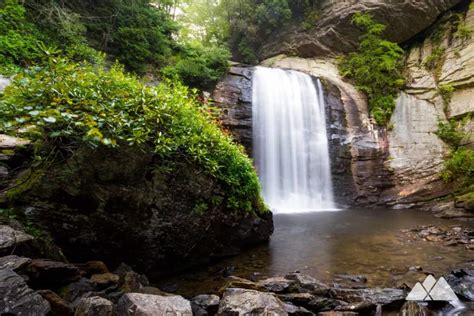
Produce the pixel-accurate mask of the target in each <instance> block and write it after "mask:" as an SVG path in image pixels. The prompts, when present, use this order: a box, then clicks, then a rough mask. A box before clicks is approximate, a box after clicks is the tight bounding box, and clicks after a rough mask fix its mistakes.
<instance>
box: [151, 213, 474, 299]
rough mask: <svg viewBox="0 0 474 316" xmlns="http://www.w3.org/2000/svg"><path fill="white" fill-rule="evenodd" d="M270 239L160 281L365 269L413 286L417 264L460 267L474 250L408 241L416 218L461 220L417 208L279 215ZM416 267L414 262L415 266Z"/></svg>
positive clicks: (178, 284)
mask: <svg viewBox="0 0 474 316" xmlns="http://www.w3.org/2000/svg"><path fill="white" fill-rule="evenodd" d="M274 221H275V233H274V234H273V236H272V238H271V240H270V242H269V243H268V244H265V245H261V246H258V247H256V248H253V249H250V250H248V251H246V252H244V253H243V254H241V255H239V256H237V257H233V258H228V259H225V260H222V261H219V262H218V263H216V264H213V265H210V266H208V267H205V268H202V269H197V270H194V271H190V272H188V273H185V274H182V275H179V276H176V277H172V278H169V279H166V280H163V282H161V283H160V284H159V286H161V287H163V288H165V289H166V288H171V287H173V288H175V289H176V292H177V293H178V294H181V295H185V296H192V295H195V294H202V293H213V292H214V293H215V292H217V291H218V289H219V288H220V287H222V286H223V284H224V283H225V278H224V275H225V274H229V273H231V274H233V275H235V276H240V277H244V278H252V277H253V278H255V277H257V278H263V277H266V276H275V275H285V274H287V273H289V272H293V271H300V272H302V273H305V274H309V275H312V276H314V277H316V278H317V279H319V280H321V281H325V282H328V283H329V284H332V282H333V280H334V278H335V276H336V275H338V274H350V275H364V276H365V277H366V278H367V285H368V286H383V287H393V286H399V285H401V284H403V283H406V284H408V285H409V286H413V285H414V283H416V282H417V281H419V280H423V279H424V274H423V273H422V272H419V271H409V268H410V267H415V266H420V267H422V269H423V271H426V272H432V273H434V274H435V275H436V276H437V277H438V276H441V275H443V274H445V273H446V272H449V271H450V270H451V269H453V268H456V267H459V266H466V265H467V266H471V267H473V265H474V261H473V259H474V253H473V252H472V251H468V250H466V249H465V248H464V247H463V246H461V245H458V246H454V247H443V246H440V244H439V243H436V242H426V241H410V240H409V239H408V238H406V236H405V234H404V233H403V232H402V231H401V230H404V229H412V228H415V227H416V226H419V225H431V224H440V225H463V226H466V227H474V224H473V223H472V222H460V221H456V220H445V219H438V218H435V217H433V216H432V215H431V214H429V213H425V212H421V211H414V210H356V209H353V210H345V211H341V212H317V213H306V214H277V215H275V216H274ZM412 270H414V269H412Z"/></svg>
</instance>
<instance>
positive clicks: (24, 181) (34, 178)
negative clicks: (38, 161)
mask: <svg viewBox="0 0 474 316" xmlns="http://www.w3.org/2000/svg"><path fill="white" fill-rule="evenodd" d="M44 175H45V170H43V169H28V170H26V171H24V172H23V173H22V174H21V175H20V176H19V177H18V178H17V179H16V180H15V182H14V184H13V185H12V186H11V187H10V188H9V189H8V190H7V191H6V193H5V198H6V199H7V200H8V201H14V200H15V199H17V198H18V197H20V196H21V195H23V194H25V193H27V192H28V191H30V190H31V189H32V188H33V187H34V186H35V185H36V184H38V183H39V182H40V180H41V179H42V178H43V176H44Z"/></svg>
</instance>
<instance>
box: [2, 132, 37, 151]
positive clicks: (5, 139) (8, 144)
mask: <svg viewBox="0 0 474 316" xmlns="http://www.w3.org/2000/svg"><path fill="white" fill-rule="evenodd" d="M28 144H30V141H29V140H26V139H22V138H17V137H12V136H8V135H3V134H0V149H15V148H18V147H22V146H26V145H28Z"/></svg>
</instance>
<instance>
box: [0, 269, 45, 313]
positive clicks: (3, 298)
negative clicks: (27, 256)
mask: <svg viewBox="0 0 474 316" xmlns="http://www.w3.org/2000/svg"><path fill="white" fill-rule="evenodd" d="M50 311H51V308H50V305H49V303H48V301H46V300H45V299H44V298H42V297H41V295H39V294H38V293H36V292H34V291H33V290H32V289H30V288H29V287H28V286H27V285H26V283H25V280H23V278H22V277H20V276H19V275H18V274H16V273H15V272H13V271H11V270H0V314H1V315H4V314H5V315H22V316H41V315H46V314H48V313H49V312H50Z"/></svg>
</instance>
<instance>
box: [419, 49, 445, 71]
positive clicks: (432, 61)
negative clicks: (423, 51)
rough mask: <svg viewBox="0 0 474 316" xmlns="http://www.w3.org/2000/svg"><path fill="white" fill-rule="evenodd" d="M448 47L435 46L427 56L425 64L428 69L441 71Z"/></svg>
mask: <svg viewBox="0 0 474 316" xmlns="http://www.w3.org/2000/svg"><path fill="white" fill-rule="evenodd" d="M445 51H446V49H445V48H444V47H435V48H433V50H432V52H431V54H430V55H429V56H428V57H426V59H425V61H424V63H423V65H424V66H425V68H426V69H428V70H431V71H435V72H436V73H438V72H439V70H440V68H441V66H442V65H443V56H444V52H445Z"/></svg>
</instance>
